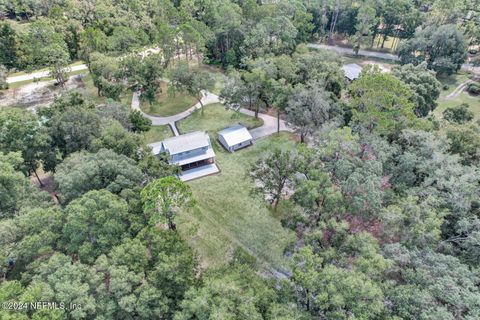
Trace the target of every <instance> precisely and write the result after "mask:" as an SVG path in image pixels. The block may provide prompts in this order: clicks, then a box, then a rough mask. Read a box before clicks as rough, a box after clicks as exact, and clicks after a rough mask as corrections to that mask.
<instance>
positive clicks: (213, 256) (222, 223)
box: [177, 133, 295, 271]
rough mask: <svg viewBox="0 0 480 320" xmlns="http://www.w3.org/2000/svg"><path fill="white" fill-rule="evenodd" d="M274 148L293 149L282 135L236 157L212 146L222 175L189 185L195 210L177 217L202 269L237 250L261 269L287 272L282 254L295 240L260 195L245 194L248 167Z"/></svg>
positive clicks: (247, 191) (248, 182) (225, 260)
mask: <svg viewBox="0 0 480 320" xmlns="http://www.w3.org/2000/svg"><path fill="white" fill-rule="evenodd" d="M275 147H278V148H282V149H294V148H295V142H294V141H293V139H292V136H291V135H290V134H287V133H282V134H281V135H280V136H271V137H268V138H265V139H262V140H259V141H257V142H256V143H255V144H254V145H253V146H251V147H248V148H246V149H242V150H240V151H237V152H235V153H227V152H226V151H224V150H223V149H222V148H220V147H219V145H218V143H216V142H215V143H214V149H215V152H216V155H217V158H216V163H217V165H218V167H219V168H220V170H221V172H220V173H218V174H216V175H213V176H209V177H204V178H201V179H198V180H194V181H190V182H188V184H189V185H190V187H191V188H192V192H193V195H194V197H195V199H196V200H197V206H196V207H195V208H194V209H192V210H190V211H189V212H184V213H182V214H179V215H178V218H177V222H178V228H179V231H180V232H181V234H182V236H184V237H185V238H186V239H187V241H188V242H189V243H190V244H191V245H192V246H193V248H194V249H195V251H196V252H197V254H198V255H199V258H200V261H201V265H202V267H203V268H216V267H219V266H222V265H225V264H227V263H228V262H229V261H230V259H231V257H232V253H233V252H234V250H235V249H236V248H238V247H241V248H243V249H244V250H246V251H247V252H249V253H250V254H251V255H252V256H254V257H255V258H256V261H257V265H258V267H259V268H260V270H262V271H271V270H272V269H274V270H279V271H285V270H288V259H287V258H286V257H284V250H285V248H286V247H288V246H289V245H291V244H292V243H293V242H294V241H295V234H294V232H293V231H291V230H288V229H285V228H283V227H282V225H281V223H280V221H279V220H277V219H276V218H275V217H274V215H273V213H272V212H271V209H270V207H269V205H268V204H267V203H266V202H264V201H263V199H262V198H261V196H260V195H258V196H253V195H251V194H250V191H251V189H252V188H253V186H254V185H253V182H252V181H251V180H250V179H249V177H248V176H247V172H248V169H249V167H250V164H251V163H253V162H255V161H256V160H257V159H258V158H259V157H260V156H261V155H262V154H263V153H264V152H267V151H269V150H272V149H273V148H275Z"/></svg>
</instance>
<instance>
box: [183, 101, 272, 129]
mask: <svg viewBox="0 0 480 320" xmlns="http://www.w3.org/2000/svg"><path fill="white" fill-rule="evenodd" d="M236 123H240V124H243V125H244V126H246V127H247V128H249V129H252V128H256V127H259V126H261V125H262V124H263V121H262V119H255V118H254V117H250V116H247V115H245V114H243V113H239V112H236V111H232V110H227V109H225V107H224V106H223V105H222V104H220V103H214V104H209V105H206V106H204V112H203V114H202V111H201V110H200V109H199V110H196V111H195V112H194V113H192V114H191V115H190V116H189V117H188V118H185V119H183V120H181V121H179V122H177V128H178V130H179V131H180V132H181V133H182V134H183V133H189V132H193V131H197V130H203V131H207V132H208V133H210V134H211V135H212V136H215V135H216V133H217V131H220V130H221V129H224V128H226V127H228V126H230V125H233V124H236Z"/></svg>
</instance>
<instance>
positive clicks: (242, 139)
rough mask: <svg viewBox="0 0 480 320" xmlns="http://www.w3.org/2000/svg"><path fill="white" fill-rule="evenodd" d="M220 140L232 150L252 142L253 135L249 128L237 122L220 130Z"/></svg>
mask: <svg viewBox="0 0 480 320" xmlns="http://www.w3.org/2000/svg"><path fill="white" fill-rule="evenodd" d="M218 140H219V141H220V143H221V144H222V145H223V146H224V147H225V149H227V150H228V151H230V152H234V151H235V150H238V149H241V148H245V147H248V146H249V145H251V144H252V140H253V138H252V135H251V134H250V132H248V130H247V128H245V127H244V126H242V125H240V124H237V125H234V126H232V127H228V128H226V129H223V130H222V131H219V132H218Z"/></svg>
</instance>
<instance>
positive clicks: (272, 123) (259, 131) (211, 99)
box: [132, 91, 293, 139]
mask: <svg viewBox="0 0 480 320" xmlns="http://www.w3.org/2000/svg"><path fill="white" fill-rule="evenodd" d="M139 97H140V94H139V93H138V92H135V93H134V94H133V97H132V109H134V110H138V111H140V112H141V113H142V114H143V115H144V116H145V117H146V118H148V119H150V120H151V121H152V125H154V126H164V125H169V126H170V128H172V131H173V133H174V134H175V135H176V136H178V135H180V133H179V132H178V130H177V127H176V125H175V122H177V121H180V120H182V119H185V118H186V117H188V116H189V115H191V114H192V113H193V112H194V111H195V110H197V109H200V108H201V105H200V103H197V104H195V105H194V106H192V107H191V108H189V109H187V110H185V111H183V112H180V113H178V114H176V115H173V116H170V117H156V116H152V115H149V114H147V113H145V112H143V111H142V110H141V109H140V99H139ZM202 103H203V105H204V106H205V105H208V104H212V103H221V101H220V98H219V96H217V95H216V94H214V93H211V92H208V91H206V92H205V93H204V95H203V98H202ZM239 112H241V113H243V114H246V115H248V116H252V117H253V116H255V113H254V112H253V111H251V110H248V109H245V108H241V109H240V110H239ZM258 117H259V118H260V119H262V120H263V125H261V126H260V127H258V128H255V129H252V130H250V134H251V135H252V137H253V139H259V138H263V137H266V136H268V135H271V134H273V133H276V132H277V118H275V117H272V116H270V115H268V114H264V113H259V114H258ZM280 131H289V132H293V130H292V128H289V127H288V126H287V124H286V123H285V121H284V120H280Z"/></svg>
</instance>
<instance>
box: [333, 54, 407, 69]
mask: <svg viewBox="0 0 480 320" xmlns="http://www.w3.org/2000/svg"><path fill="white" fill-rule="evenodd" d="M341 57H342V60H343V63H344V64H349V63H356V64H358V65H361V66H366V65H367V64H380V65H382V66H384V67H385V68H387V69H392V68H393V67H395V66H398V65H399V64H400V63H399V62H396V61H391V60H386V59H380V58H375V57H362V56H355V55H349V54H348V55H342V56H341Z"/></svg>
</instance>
